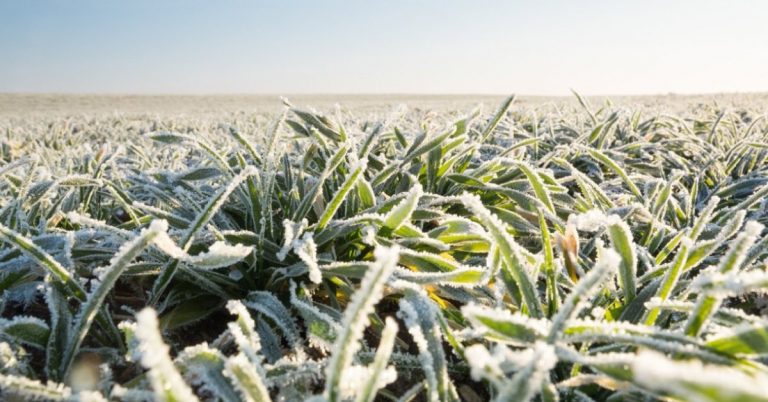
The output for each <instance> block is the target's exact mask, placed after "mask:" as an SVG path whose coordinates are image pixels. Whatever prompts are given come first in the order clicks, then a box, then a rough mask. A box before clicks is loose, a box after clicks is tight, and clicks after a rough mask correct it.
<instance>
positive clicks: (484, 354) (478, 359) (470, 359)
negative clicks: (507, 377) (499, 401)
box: [464, 343, 504, 387]
mask: <svg viewBox="0 0 768 402" xmlns="http://www.w3.org/2000/svg"><path fill="white" fill-rule="evenodd" d="M464 357H465V358H466V359H467V363H469V368H470V375H471V376H472V379H473V380H475V381H480V380H482V379H485V378H487V379H488V380H491V381H492V382H493V383H494V385H496V386H497V387H498V386H499V383H498V380H497V377H500V376H503V375H504V372H503V371H502V370H501V366H500V362H499V361H497V360H496V359H495V358H494V356H493V355H491V353H490V352H489V351H488V349H487V348H486V347H485V346H483V345H482V344H479V343H477V344H474V345H471V346H469V347H467V348H466V349H464Z"/></svg>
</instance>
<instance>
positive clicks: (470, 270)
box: [0, 94, 768, 401]
mask: <svg viewBox="0 0 768 402" xmlns="http://www.w3.org/2000/svg"><path fill="white" fill-rule="evenodd" d="M478 105H482V107H478ZM767 111H768V95H763V94H754V95H718V96H676V95H667V96H659V97H617V98H588V99H586V98H581V97H579V96H578V95H574V96H573V97H571V98H529V97H521V98H519V99H513V97H510V98H505V97H488V96H464V97H459V96H432V97H424V96H415V95H410V96H405V95H404V96H395V95H392V96H379V97H373V96H368V97H366V96H296V97H289V99H284V100H281V99H279V98H278V97H254V96H245V95H243V96H221V97H193V96H187V97H179V96H177V97H172V96H156V97H132V96H90V95H83V96H61V95H0V293H1V294H2V298H1V299H0V399H2V400H9V401H15V400H77V401H104V400H110V401H111V400H123V401H153V400H159V401H194V400H201V401H217V400H221V401H241V400H243V401H268V400H274V401H279V400H284V401H302V400H313V401H342V400H345V401H346V400H349V401H351V400H354V401H373V400H377V401H459V400H464V401H485V400H497V401H529V400H541V401H558V400H559V401H606V400H611V401H620V400H628V401H654V400H684V401H729V400H733V401H768V393H766V390H768V358H767V356H768V319H767V318H766V315H767V314H768V299H766V298H765V297H764V294H765V292H766V291H768V263H767V262H766V261H767V260H766V258H768V235H766V230H765V228H764V225H765V224H767V223H768V140H766V136H768V119H765V113H766V112H767Z"/></svg>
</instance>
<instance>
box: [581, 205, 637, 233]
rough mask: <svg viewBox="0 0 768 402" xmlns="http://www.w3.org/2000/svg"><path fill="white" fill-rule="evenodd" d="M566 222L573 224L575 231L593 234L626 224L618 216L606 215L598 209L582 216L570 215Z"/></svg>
mask: <svg viewBox="0 0 768 402" xmlns="http://www.w3.org/2000/svg"><path fill="white" fill-rule="evenodd" d="M568 222H569V223H573V225H574V226H576V228H577V229H579V230H583V231H585V232H595V231H598V230H600V229H602V228H604V227H606V226H609V225H617V224H618V225H620V224H622V223H624V224H625V225H626V223H625V222H624V221H623V220H621V218H620V217H619V216H618V215H614V214H611V215H606V214H605V213H604V212H603V211H601V210H599V209H592V210H589V211H587V212H585V213H583V214H579V215H571V216H569V217H568Z"/></svg>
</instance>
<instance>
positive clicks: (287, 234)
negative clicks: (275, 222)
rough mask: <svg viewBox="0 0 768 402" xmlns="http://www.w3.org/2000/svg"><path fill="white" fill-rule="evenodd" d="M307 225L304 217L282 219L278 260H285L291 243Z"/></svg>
mask: <svg viewBox="0 0 768 402" xmlns="http://www.w3.org/2000/svg"><path fill="white" fill-rule="evenodd" d="M307 225H309V222H308V221H307V220H306V219H302V220H301V221H300V222H293V221H291V220H290V219H284V220H283V247H282V248H280V251H278V252H277V259H278V260H280V261H283V260H285V257H287V256H288V252H289V251H291V249H292V248H293V243H294V242H295V241H296V240H297V239H298V237H299V236H301V234H302V233H303V232H304V229H306V228H307ZM262 226H263V225H262Z"/></svg>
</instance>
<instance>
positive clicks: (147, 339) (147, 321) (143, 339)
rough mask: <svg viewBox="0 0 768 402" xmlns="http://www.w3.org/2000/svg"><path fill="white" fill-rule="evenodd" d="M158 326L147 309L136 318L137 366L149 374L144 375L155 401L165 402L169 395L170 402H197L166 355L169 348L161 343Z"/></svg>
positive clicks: (155, 315) (151, 312) (153, 313)
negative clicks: (138, 358) (178, 401)
mask: <svg viewBox="0 0 768 402" xmlns="http://www.w3.org/2000/svg"><path fill="white" fill-rule="evenodd" d="M158 326H159V323H158V321H157V314H155V311H154V310H152V309H151V308H145V309H144V310H141V311H140V312H139V313H138V314H137V315H136V326H135V327H134V331H135V335H136V338H137V340H138V342H139V344H138V352H139V355H140V356H141V365H142V366H144V368H146V369H148V370H149V372H148V374H147V375H148V377H149V381H150V383H151V384H152V388H153V389H154V390H155V397H157V398H158V400H161V401H167V400H169V399H167V397H168V396H169V395H171V396H172V398H173V399H174V400H182V401H197V400H198V399H197V396H195V394H194V393H192V390H191V389H190V388H189V386H188V385H187V384H186V383H185V382H184V379H183V378H182V377H181V374H179V372H178V371H177V370H176V367H175V366H174V365H173V361H172V360H171V358H170V356H169V355H168V352H169V351H170V348H169V347H168V345H166V344H165V342H163V338H162V337H161V336H160V331H159V329H158Z"/></svg>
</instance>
